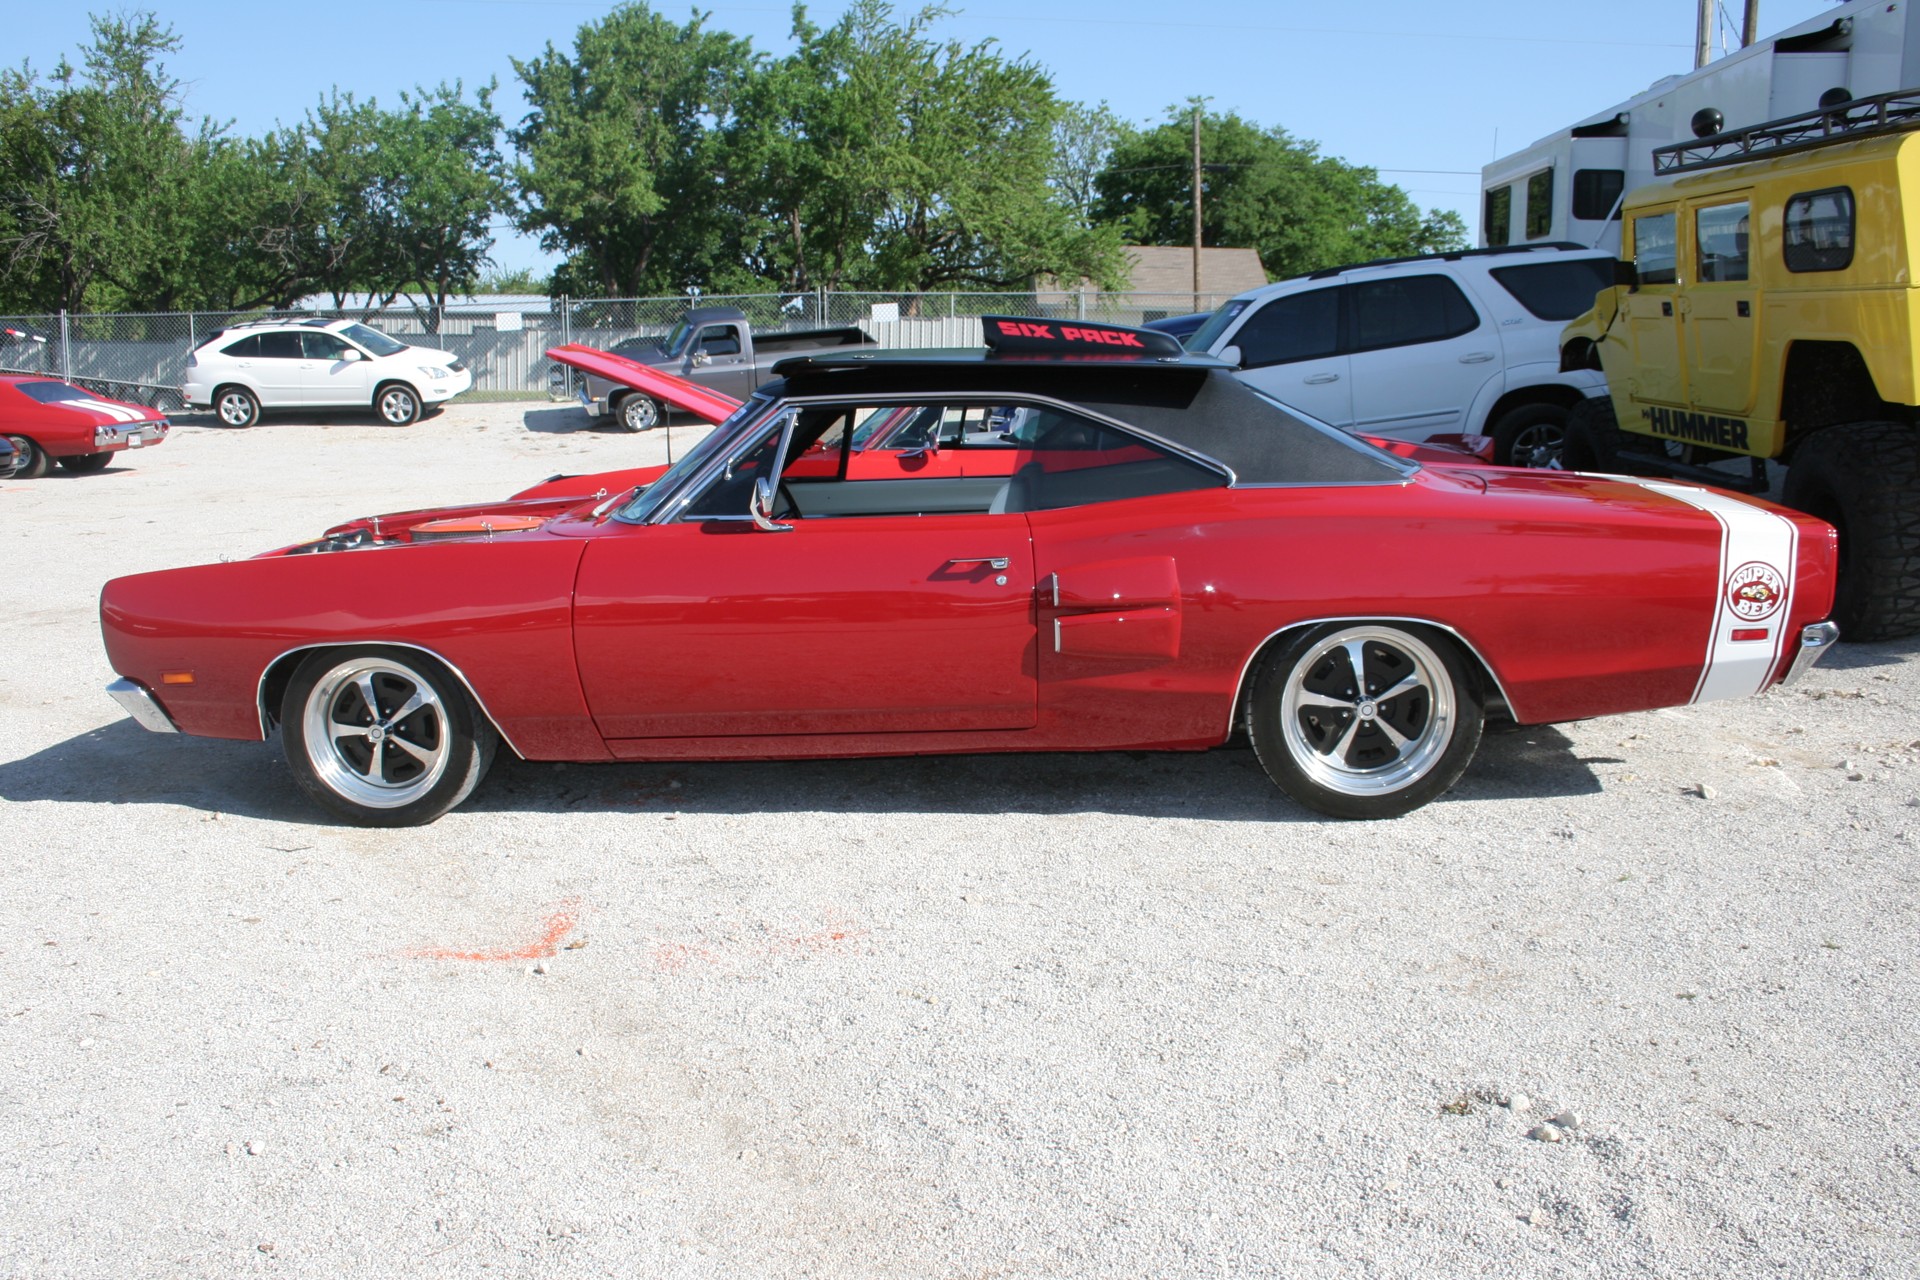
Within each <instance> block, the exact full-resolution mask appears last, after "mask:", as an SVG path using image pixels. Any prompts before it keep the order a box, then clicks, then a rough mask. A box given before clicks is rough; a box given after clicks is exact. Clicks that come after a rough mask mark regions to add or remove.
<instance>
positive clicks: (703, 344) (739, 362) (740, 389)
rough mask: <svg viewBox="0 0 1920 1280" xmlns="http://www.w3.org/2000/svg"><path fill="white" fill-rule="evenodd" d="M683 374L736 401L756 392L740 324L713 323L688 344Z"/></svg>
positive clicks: (751, 367) (682, 375)
mask: <svg viewBox="0 0 1920 1280" xmlns="http://www.w3.org/2000/svg"><path fill="white" fill-rule="evenodd" d="M683 363H684V365H685V367H684V368H683V369H682V370H681V375H680V376H681V377H683V378H688V379H690V380H692V381H694V382H697V383H699V384H700V385H701V386H703V387H710V388H712V389H713V390H715V391H718V392H720V393H721V394H723V395H729V396H732V397H733V398H734V399H736V400H745V399H746V398H747V397H748V396H750V395H752V394H753V366H752V364H750V363H749V362H748V360H747V357H746V355H745V342H744V339H743V338H742V337H741V335H740V326H739V325H737V324H710V325H706V326H704V327H703V328H702V329H701V330H700V332H699V333H697V334H695V335H694V338H693V341H692V342H690V343H689V344H688V345H687V354H686V358H685V360H684V362H683Z"/></svg>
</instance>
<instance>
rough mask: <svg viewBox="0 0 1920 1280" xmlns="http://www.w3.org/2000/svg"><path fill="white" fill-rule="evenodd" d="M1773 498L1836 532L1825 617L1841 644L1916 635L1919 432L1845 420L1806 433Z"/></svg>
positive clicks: (1919, 630)
mask: <svg viewBox="0 0 1920 1280" xmlns="http://www.w3.org/2000/svg"><path fill="white" fill-rule="evenodd" d="M1781 501H1782V502H1784V503H1785V504H1786V505H1787V506H1789V507H1792V508H1793V509H1794V510H1796V511H1804V512H1806V513H1807V514H1808V515H1813V516H1819V517H1820V518H1821V519H1822V520H1825V521H1826V522H1827V523H1829V524H1831V525H1833V526H1834V528H1836V529H1838V530H1839V531H1840V582H1839V585H1838V587H1837V589H1836V590H1835V592H1834V597H1833V620H1834V621H1835V622H1837V623H1839V624H1840V634H1841V635H1842V636H1843V637H1845V638H1846V639H1849V640H1894V639H1898V638H1900V637H1902V636H1910V635H1915V634H1920V428H1915V427H1912V426H1909V425H1907V424H1906V423H1903V422H1850V423H1846V424H1844V425H1841V426H1837V427H1827V428H1825V429H1824V430H1821V431H1817V432H1815V433H1814V434H1813V435H1811V436H1809V437H1808V438H1807V440H1806V442H1805V443H1803V444H1802V445H1801V446H1800V448H1799V451H1798V452H1797V453H1796V454H1795V455H1794V458H1793V464H1792V465H1791V466H1789V467H1788V468H1787V480H1786V484H1785V485H1784V486H1783V487H1782V489H1781Z"/></svg>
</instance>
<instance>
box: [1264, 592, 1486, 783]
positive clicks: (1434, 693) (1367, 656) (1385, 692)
mask: <svg viewBox="0 0 1920 1280" xmlns="http://www.w3.org/2000/svg"><path fill="white" fill-rule="evenodd" d="M1483 720H1484V713H1483V710H1482V706H1481V699H1480V695H1479V692H1478V688H1477V685H1476V682H1475V678H1474V673H1473V671H1472V670H1471V668H1470V667H1469V666H1468V665H1467V663H1466V661H1465V659H1464V658H1463V657H1462V656H1461V653H1460V649H1459V646H1458V645H1456V644H1455V643H1454V642H1453V641H1452V640H1450V639H1448V638H1447V637H1445V636H1443V635H1440V634H1437V633H1434V632H1429V631H1427V630H1425V629H1424V628H1414V627H1408V626H1405V625H1402V624H1398V623H1382V622H1369V623H1330V624H1328V625H1325V626H1321V627H1316V628H1314V629H1312V630H1310V631H1307V632H1305V633H1304V634H1302V635H1300V636H1298V637H1297V638H1295V639H1294V640H1292V641H1291V642H1290V643H1285V644H1282V645H1281V646H1279V647H1278V648H1277V649H1276V650H1274V651H1273V652H1272V653H1270V654H1269V655H1268V657H1267V658H1266V660H1265V661H1264V662H1262V664H1261V666H1260V669H1259V671H1258V673H1257V674H1256V676H1255V678H1254V684H1253V689H1252V692H1251V696H1250V698H1249V700H1248V707H1247V730H1248V733H1249V735H1250V736H1251V737H1252V739H1253V748H1254V751H1255V753H1256V754H1258V756H1259V757H1260V763H1261V764H1262V765H1263V766H1264V767H1265V768H1266V770H1267V774H1268V776H1269V777H1271V778H1272V779H1273V780H1274V782H1275V783H1276V784H1277V785H1278V786H1279V787H1280V789H1281V790H1282V791H1284V792H1286V793H1287V794H1288V795H1289V796H1292V797H1293V798H1294V799H1295V800H1297V801H1299V802H1300V803H1301V804H1304V805H1306V806H1307V807H1308V808H1310V809H1316V810H1318V811H1319V812H1321V813H1325V814H1328V815H1330V816H1332V817H1336V818H1392V817H1398V816H1399V815H1400V814H1403V813H1407V812H1409V811H1411V810H1413V809H1417V808H1419V807H1420V806H1421V805H1423V804H1425V803H1427V802H1428V801H1429V800H1431V799H1433V798H1434V797H1435V796H1438V795H1439V794H1441V793H1442V792H1443V791H1445V790H1446V789H1447V788H1448V787H1451V786H1452V785H1453V784H1454V783H1455V782H1456V781H1457V780H1458V779H1459V777H1460V775H1461V774H1462V773H1463V772H1465V771H1466V767H1467V764H1468V762H1469V761H1471V760H1472V759H1473V753H1474V750H1475V748H1476V747H1478V745H1479V743H1480V733H1481V728H1482V722H1483Z"/></svg>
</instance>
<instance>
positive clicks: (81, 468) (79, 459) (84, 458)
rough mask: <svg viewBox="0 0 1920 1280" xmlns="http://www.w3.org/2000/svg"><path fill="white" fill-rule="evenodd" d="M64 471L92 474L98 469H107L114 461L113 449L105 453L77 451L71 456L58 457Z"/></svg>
mask: <svg viewBox="0 0 1920 1280" xmlns="http://www.w3.org/2000/svg"><path fill="white" fill-rule="evenodd" d="M55 461H57V462H59V464H60V469H61V470H62V471H71V472H73V474H75V475H77V476H90V475H92V474H93V473H94V472H96V471H105V470H106V469H107V464H108V463H109V462H112V461H113V451H112V450H110V449H109V450H108V451H107V452H105V453H76V454H73V455H71V456H69V457H65V458H58V459H55Z"/></svg>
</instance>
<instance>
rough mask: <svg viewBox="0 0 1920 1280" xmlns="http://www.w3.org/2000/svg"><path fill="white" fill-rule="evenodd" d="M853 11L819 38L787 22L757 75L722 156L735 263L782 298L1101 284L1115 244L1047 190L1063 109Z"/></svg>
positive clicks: (994, 63) (1042, 84)
mask: <svg viewBox="0 0 1920 1280" xmlns="http://www.w3.org/2000/svg"><path fill="white" fill-rule="evenodd" d="M945 12H946V11H945V10H943V9H939V8H927V9H922V10H920V11H919V12H917V13H916V14H914V15H913V16H912V17H910V18H908V19H906V20H905V21H904V22H902V21H897V20H896V19H895V18H894V16H893V10H892V7H891V5H889V4H887V3H885V0H856V3H855V4H854V5H853V6H852V7H851V8H850V9H849V10H848V11H847V12H846V13H845V14H844V15H843V16H842V17H841V19H840V20H839V21H838V22H836V23H835V24H834V25H833V26H831V27H827V28H821V27H818V26H816V25H814V24H813V23H811V22H809V21H808V20H807V17H806V10H805V8H804V7H796V8H795V10H794V27H793V36H794V40H795V42H796V46H797V47H796V48H795V50H794V52H793V53H792V54H791V55H790V56H788V57H787V58H785V59H782V60H780V61H779V62H778V63H776V64H774V65H773V66H771V67H769V68H766V69H765V70H763V71H762V72H761V73H760V74H759V75H757V76H756V77H755V78H754V80H753V82H752V84H751V86H750V87H749V90H748V92H747V94H746V95H745V97H744V100H743V103H742V107H741V110H740V111H739V113H738V115H737V117H736V121H735V124H734V126H733V127H732V128H731V129H730V130H729V148H728V152H727V160H728V175H729V179H730V181H729V190H730V191H732V192H734V193H736V199H739V198H740V197H741V196H743V195H744V197H745V199H744V200H743V201H742V204H743V208H742V214H743V221H742V228H743V232H742V251H743V254H744V256H745V259H746V261H747V262H748V264H749V266H750V269H752V270H753V271H754V272H756V273H757V274H760V275H762V276H763V277H771V278H774V279H778V280H779V281H781V283H782V285H783V286H784V287H787V288H794V289H805V288H811V287H815V286H821V287H826V288H841V289H874V290H888V291H895V290H902V291H904V290H935V289H1008V288H1026V287H1028V285H1029V284H1030V282H1031V281H1032V279H1033V278H1034V277H1035V276H1037V275H1042V274H1057V275H1066V276H1076V277H1077V276H1079V275H1089V276H1094V277H1096V278H1100V279H1103V280H1109V281H1110V280H1113V279H1114V278H1116V277H1117V275H1118V273H1119V265H1118V264H1119V262H1120V255H1119V244H1118V240H1117V238H1116V237H1115V236H1114V234H1113V233H1112V232H1110V231H1106V230H1104V229H1095V228H1089V227H1087V226H1085V225H1084V224H1082V223H1081V222H1080V221H1078V220H1077V219H1076V217H1075V216H1074V210H1073V208H1072V206H1071V204H1070V202H1069V201H1067V200H1065V199H1062V198H1061V197H1060V195H1059V194H1058V193H1056V192H1055V191H1054V190H1053V189H1052V188H1051V187H1050V186H1049V185H1048V177H1049V172H1050V168H1051V165H1052V161H1053V146H1052V135H1053V129H1054V126H1055V124H1056V122H1057V121H1058V120H1059V119H1060V117H1061V114H1062V111H1063V107H1062V104H1061V103H1060V102H1059V100H1058V99H1057V98H1056V97H1055V96H1054V92H1053V85H1052V82H1051V80H1050V79H1049V77H1048V76H1047V74H1046V72H1045V71H1044V70H1043V69H1041V68H1040V67H1039V66H1038V65H1037V64H1035V63H1033V62H1031V61H1028V60H1026V59H1015V60H1010V59H1008V58H1005V57H1003V56H1002V55H1001V54H1000V52H999V51H998V49H997V47H996V46H995V45H994V44H993V42H991V41H988V42H983V43H981V44H977V45H972V46H964V45H962V44H960V43H958V42H955V41H937V40H935V39H933V38H932V37H931V36H929V34H928V28H929V27H930V25H931V24H932V23H933V22H934V21H936V20H937V19H938V18H940V17H941V16H943V15H944V14H945Z"/></svg>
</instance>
